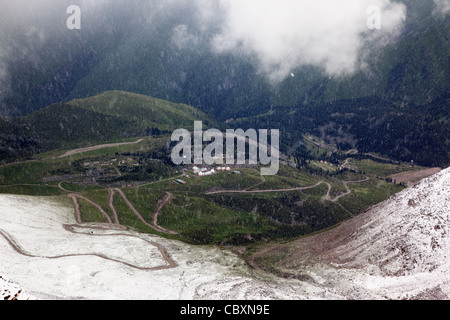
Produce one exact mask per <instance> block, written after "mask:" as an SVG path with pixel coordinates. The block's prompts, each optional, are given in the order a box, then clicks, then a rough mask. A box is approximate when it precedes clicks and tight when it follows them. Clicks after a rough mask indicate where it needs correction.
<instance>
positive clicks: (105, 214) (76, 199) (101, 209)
mask: <svg viewBox="0 0 450 320" xmlns="http://www.w3.org/2000/svg"><path fill="white" fill-rule="evenodd" d="M69 197H71V198H72V200H73V201H74V203H75V201H76V202H77V206H76V208H75V210H77V209H78V212H77V217H80V221H81V213H80V205H79V203H78V199H83V200H84V201H87V202H89V203H90V204H92V205H93V206H94V207H96V208H97V209H98V210H99V211H100V212H101V214H102V215H103V216H104V217H105V219H106V221H107V222H108V223H110V224H112V220H111V218H110V216H109V215H108V214H107V213H106V212H105V210H103V208H102V207H101V206H100V205H99V204H98V203H96V202H94V201H92V200H91V199H89V198H86V197H85V196H82V195H81V194H78V193H71V194H69ZM77 207H78V208H77Z"/></svg>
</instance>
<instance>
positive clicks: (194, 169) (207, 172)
mask: <svg viewBox="0 0 450 320" xmlns="http://www.w3.org/2000/svg"><path fill="white" fill-rule="evenodd" d="M217 171H231V168H230V167H217V168H215V169H208V168H199V167H197V166H194V167H192V172H194V174H196V175H198V176H199V177H205V176H211V175H213V174H215V173H217Z"/></svg>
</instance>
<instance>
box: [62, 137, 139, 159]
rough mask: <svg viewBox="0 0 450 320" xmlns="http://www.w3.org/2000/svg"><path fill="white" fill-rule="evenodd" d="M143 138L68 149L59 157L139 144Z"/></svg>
mask: <svg viewBox="0 0 450 320" xmlns="http://www.w3.org/2000/svg"><path fill="white" fill-rule="evenodd" d="M143 140H144V139H139V140H137V141H134V142H120V143H108V144H100V145H96V146H92V147H86V148H79V149H74V150H70V151H67V152H66V153H65V154H63V155H62V156H59V157H58V158H59V159H61V158H65V157H69V156H73V155H75V154H78V153H85V152H89V151H94V150H99V149H104V148H112V147H119V146H125V145H130V144H137V143H140V142H142V141H143Z"/></svg>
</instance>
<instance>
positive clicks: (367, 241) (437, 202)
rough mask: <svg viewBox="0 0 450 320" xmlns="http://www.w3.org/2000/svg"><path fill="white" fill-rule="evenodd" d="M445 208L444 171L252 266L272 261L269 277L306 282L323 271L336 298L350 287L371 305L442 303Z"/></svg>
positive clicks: (448, 268)
mask: <svg viewBox="0 0 450 320" xmlns="http://www.w3.org/2000/svg"><path fill="white" fill-rule="evenodd" d="M449 206H450V169H446V170H443V171H441V172H440V173H438V174H436V175H434V176H432V177H430V178H427V179H424V180H422V181H421V182H420V183H418V184H417V185H415V186H414V187H412V188H409V189H406V190H405V191H403V192H401V193H398V194H396V195H394V196H393V197H392V198H391V199H389V200H387V201H385V202H384V203H381V204H379V205H377V206H375V207H374V208H372V209H371V210H370V211H368V212H367V213H365V214H363V215H360V216H358V217H355V218H353V219H352V220H349V221H347V222H345V223H343V224H342V225H340V226H338V227H336V228H334V229H332V230H329V231H326V232H323V233H320V234H317V235H314V236H310V237H306V238H303V239H299V240H297V241H295V242H292V243H290V244H287V245H280V246H275V247H272V248H270V249H269V250H266V251H263V252H260V253H258V254H256V255H254V256H253V260H254V261H256V263H259V264H260V265H263V264H262V263H263V262H264V261H277V262H275V263H274V264H272V265H270V268H272V270H274V271H275V272H276V273H278V274H282V275H284V276H287V277H292V276H293V277H301V276H303V277H306V276H307V277H309V279H310V280H311V279H317V276H318V274H322V272H325V271H323V270H322V269H321V268H325V269H327V270H328V271H326V272H325V273H326V274H328V275H329V274H330V273H332V272H337V273H338V274H340V276H341V277H342V279H341V280H331V279H329V281H330V282H331V281H336V282H339V286H340V290H350V289H349V288H350V287H352V286H356V287H358V288H359V289H361V290H362V291H363V292H365V294H367V295H371V296H372V297H376V296H378V297H380V296H381V295H385V297H386V296H387V297H392V298H412V297H418V298H427V299H432V298H437V299H442V298H443V297H445V298H448V297H449V296H450V274H449V272H450V211H449V209H448V208H449ZM275 257H276V258H277V259H276V260H275ZM267 266H268V265H267V264H266V266H265V268H267ZM324 266H325V267H324ZM319 270H322V271H319ZM330 270H335V271H330ZM316 281H317V280H316ZM335 285H336V283H335ZM345 288H347V289H345ZM347 294H349V293H347ZM353 294H354V295H356V294H357V293H356V292H354V293H353Z"/></svg>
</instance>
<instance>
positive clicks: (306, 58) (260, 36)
mask: <svg viewBox="0 0 450 320" xmlns="http://www.w3.org/2000/svg"><path fill="white" fill-rule="evenodd" d="M222 4H223V6H224V8H225V10H226V13H225V14H226V18H225V23H224V25H223V27H222V31H221V33H220V34H218V35H217V36H216V37H215V38H214V39H213V41H212V46H213V49H214V50H215V51H216V52H219V53H222V52H240V53H242V52H244V53H246V54H248V55H249V56H253V57H256V58H257V61H258V64H259V67H260V71H261V72H262V73H265V74H267V75H268V76H269V77H270V79H271V80H273V81H280V80H282V79H283V78H284V77H286V76H287V75H289V74H290V73H291V72H292V70H294V69H296V68H299V67H301V66H304V65H314V66H319V67H323V69H324V70H325V71H326V72H327V73H328V74H330V75H342V74H349V73H352V72H354V71H355V70H357V69H358V68H359V66H360V64H361V63H362V62H361V61H359V57H360V50H361V49H362V48H363V47H364V46H366V47H367V41H371V42H372V43H373V44H374V45H376V40H377V39H383V38H385V37H386V36H388V37H390V36H394V35H395V34H396V33H397V32H398V31H399V30H400V29H401V27H402V25H403V22H404V21H405V18H406V7H405V6H404V5H403V4H401V3H397V2H391V1H390V0H359V1H353V0H341V1H333V0H315V1H309V0H279V1H272V0H248V1H240V0H222ZM370 6H376V7H378V8H380V13H381V29H380V30H369V29H368V26H367V20H368V19H369V18H370V13H368V11H367V9H368V8H369V7H370Z"/></svg>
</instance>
